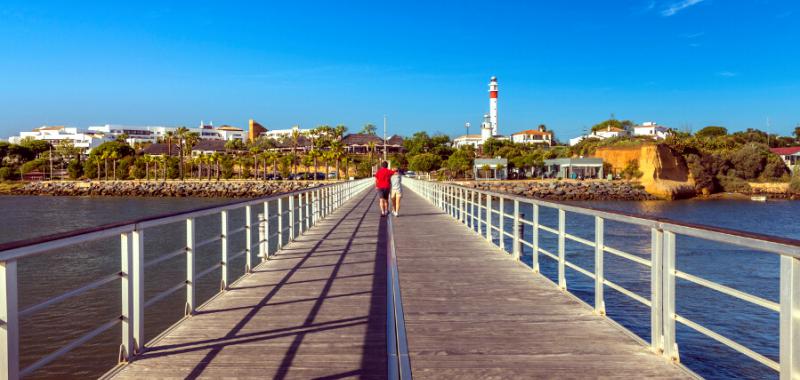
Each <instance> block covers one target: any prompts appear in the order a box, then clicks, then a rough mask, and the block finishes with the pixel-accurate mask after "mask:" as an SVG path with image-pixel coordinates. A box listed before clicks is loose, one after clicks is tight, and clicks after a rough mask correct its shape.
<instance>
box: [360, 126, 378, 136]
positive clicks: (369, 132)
mask: <svg viewBox="0 0 800 380" xmlns="http://www.w3.org/2000/svg"><path fill="white" fill-rule="evenodd" d="M377 131H378V128H377V127H375V124H370V123H367V124H364V128H362V129H361V133H363V134H365V135H372V136H375V134H376V132H377Z"/></svg>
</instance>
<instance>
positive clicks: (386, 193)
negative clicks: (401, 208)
mask: <svg viewBox="0 0 800 380" xmlns="http://www.w3.org/2000/svg"><path fill="white" fill-rule="evenodd" d="M389 190H390V189H380V188H379V189H378V196H379V197H381V199H385V200H387V201H388V200H389Z"/></svg>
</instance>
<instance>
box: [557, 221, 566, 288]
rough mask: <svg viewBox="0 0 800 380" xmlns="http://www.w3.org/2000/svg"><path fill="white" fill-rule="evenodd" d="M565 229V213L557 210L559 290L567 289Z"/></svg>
mask: <svg viewBox="0 0 800 380" xmlns="http://www.w3.org/2000/svg"><path fill="white" fill-rule="evenodd" d="M566 227H567V212H566V211H564V210H563V209H558V286H559V287H560V288H561V289H564V290H566V289H567V276H566V273H565V272H566V265H565V264H566V261H567V258H566V247H565V245H566V236H565V234H566V233H567V231H566Z"/></svg>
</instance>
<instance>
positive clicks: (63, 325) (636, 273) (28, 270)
mask: <svg viewBox="0 0 800 380" xmlns="http://www.w3.org/2000/svg"><path fill="white" fill-rule="evenodd" d="M227 201H229V200H225V199H203V198H197V199H192V198H115V197H108V198H102V197H97V198H93V197H20V196H0V209H2V210H4V212H3V220H2V222H1V223H2V224H0V226H2V228H0V242H5V241H11V240H17V239H24V238H30V237H34V236H39V235H42V234H49V233H56V232H63V231H68V230H72V229H75V228H82V227H89V226H95V225H98V224H103V223H110V222H115V221H121V220H127V219H132V218H138V217H142V216H145V215H154V214H161V213H166V212H174V211H178V210H186V209H191V208H196V207H202V206H207V205H211V204H216V203H220V202H227ZM583 204H585V205H589V206H593V207H602V208H608V209H616V210H623V211H629V212H636V213H642V214H648V215H651V216H659V217H668V218H673V219H678V220H683V221H688V222H693V223H702V224H709V225H715V226H721V227H727V228H735V229H741V230H748V231H754V232H761V233H767V234H772V235H778V236H786V237H792V238H800V223H795V222H794V217H796V216H797V215H800V202H796V201H774V202H773V201H770V202H767V203H757V202H750V201H729V200H716V201H695V200H690V201H680V202H658V201H650V202H586V203H583ZM276 206H277V205H275V204H273V205H271V206H270V207H271V210H273V211H274V210H275V209H276ZM495 207H497V204H495ZM506 210H507V212H511V211H512V209H511V205H510V204H508V205H506ZM521 212H523V213H525V214H526V216H527V219H530V218H531V215H532V210H531V208H530V207H529V206H524V205H523V206H522V207H521ZM253 216H254V217H255V215H253ZM540 221H541V223H543V224H545V225H547V226H550V227H556V226H557V214H556V212H555V211H553V210H546V209H542V212H541V216H540ZM495 223H496V222H495ZM219 224H220V223H219V217H218V216H212V217H206V218H198V220H197V228H198V231H197V241H201V240H203V239H205V238H208V237H210V236H213V235H215V234H219ZM243 224H244V215H243V212H242V211H239V212H232V213H231V215H230V226H231V227H230V228H231V229H234V228H238V227H239V226H242V225H243ZM507 226H508V227H509V228H508V230H509V231H510V222H508V223H507ZM274 227H275V226H274V225H273V226H272V227H271V228H272V231H275V229H274ZM184 228H185V227H184V224H183V223H176V224H173V225H168V226H163V227H158V228H153V229H148V230H146V231H145V234H144V236H145V261H149V260H152V259H153V258H156V257H158V256H159V255H163V254H166V253H169V252H173V251H174V250H176V249H179V248H180V247H181V246H182V245H183V236H184V235H183V234H184ZM567 230H568V231H570V233H574V234H575V235H577V236H580V237H583V238H585V239H588V240H593V239H594V220H593V218H590V217H586V216H580V215H576V214H572V213H568V214H567ZM540 236H541V237H540V238H541V245H542V247H543V248H544V249H546V250H548V251H550V252H557V239H556V238H555V236H554V235H552V234H549V233H547V232H544V231H542V232H541V235H540ZM176 237H177V238H176ZM525 238H526V239H528V240H530V238H531V231H530V228H527V229H526V231H525ZM243 239H244V235H243V234H241V233H240V234H239V235H236V236H234V237H232V239H231V247H230V251H231V252H237V251H238V250H240V249H242V248H243V243H242V241H243ZM272 240H274V239H272ZM605 240H606V244H607V245H609V246H611V247H615V248H619V249H622V250H624V251H626V252H630V253H633V254H636V255H638V256H640V257H643V258H647V259H649V251H650V232H649V231H647V230H643V229H639V228H636V227H631V226H628V225H624V224H621V223H614V222H610V221H607V222H606V226H605ZM506 246H507V247H508V248H509V249H510V247H511V241H510V239H507V240H506ZM677 246H678V249H677V265H678V269H680V270H682V271H685V272H688V273H691V274H694V275H698V276H701V277H703V278H707V279H710V280H713V281H716V282H719V283H722V284H724V285H727V286H731V287H734V288H736V289H739V290H742V291H746V292H748V293H752V294H755V295H758V296H760V297H763V298H766V299H769V300H772V301H777V300H778V290H779V289H778V258H777V256H776V255H772V254H766V253H762V252H753V251H751V250H747V249H742V248H738V247H734V246H729V245H723V244H716V243H708V242H703V241H697V240H694V239H689V238H685V237H679V238H678V241H677ZM218 247H219V245H218V244H210V245H209V246H206V247H203V248H201V249H200V250H199V252H198V261H197V268H198V272H199V271H200V270H202V269H205V268H207V267H210V266H212V265H213V264H215V263H217V262H218V260H219V250H218ZM566 248H567V258H568V260H569V261H571V262H573V263H575V264H577V265H580V266H581V267H583V268H586V269H588V270H593V269H594V268H593V259H594V252H593V249H592V248H589V247H584V246H582V245H581V244H579V243H575V242H572V241H570V240H567V247H566ZM272 249H274V243H273V247H272ZM523 260H524V261H526V262H527V263H528V264H530V262H531V252H530V249H528V248H527V247H525V250H524V256H523ZM243 263H244V257H240V258H239V259H237V260H234V261H233V262H231V263H230V272H231V273H230V275H229V276H230V278H231V279H235V278H236V277H238V276H239V275H241V274H242V273H243V267H244V264H243ZM119 264H120V259H119V239H118V238H111V239H105V240H102V241H97V242H91V243H85V244H81V245H79V246H75V247H71V248H69V249H65V250H61V251H59V252H52V253H51V254H46V255H39V256H35V257H32V258H28V259H24V260H21V261H20V263H19V278H20V308H25V307H28V306H30V305H33V304H36V303H38V302H41V301H42V300H45V299H47V298H49V297H52V296H54V295H57V294H60V293H62V292H64V291H66V290H68V289H74V288H77V287H79V286H81V285H83V284H86V283H88V282H91V281H93V280H96V279H98V278H101V277H103V276H105V275H108V274H112V273H116V272H117V271H118V270H119ZM540 264H541V269H542V273H543V274H545V275H546V276H548V277H549V278H550V279H553V280H556V279H557V267H556V264H555V263H554V262H553V261H552V260H550V259H548V258H546V257H544V256H540ZM605 273H606V277H607V278H608V279H609V280H611V281H613V282H615V283H618V284H620V285H622V286H624V287H625V288H626V289H629V290H631V291H634V292H636V293H637V294H639V295H641V296H642V297H645V298H649V297H650V285H649V279H650V271H649V268H646V267H643V266H641V265H638V264H636V263H633V262H630V261H627V260H624V259H620V258H617V257H615V256H613V255H610V254H606V255H605ZM145 276H146V278H147V281H146V282H145V283H146V287H145V297H146V299H149V298H151V297H152V296H153V295H154V294H157V293H159V292H161V291H163V290H165V289H169V288H170V287H172V286H174V285H176V284H178V283H179V282H181V281H182V280H183V279H184V278H185V264H184V260H183V257H182V256H178V257H176V258H174V259H171V260H168V261H166V262H163V263H162V264H160V265H158V266H156V267H152V268H148V269H147V271H146V272H145ZM567 282H568V288H569V290H570V291H572V292H574V293H575V294H576V295H578V297H580V298H582V299H583V300H584V301H586V302H587V303H589V304H592V303H593V302H594V295H593V291H594V286H593V283H592V281H591V280H590V279H588V278H586V277H584V276H583V275H581V274H579V273H578V272H576V271H574V270H571V269H568V270H567ZM218 289H219V271H218V270H217V271H215V272H213V273H211V274H209V275H208V276H206V277H204V278H203V279H201V280H200V281H199V289H198V297H199V298H200V301H201V302H202V301H204V300H206V299H208V298H209V297H210V296H212V295H213V294H214V293H216V292H217V291H218ZM677 300H678V302H677V311H678V313H679V314H680V315H683V316H685V317H687V318H689V319H691V320H693V321H695V322H698V323H700V324H702V325H703V326H706V327H708V328H711V329H712V330H714V331H716V332H718V333H721V334H723V335H725V336H727V337H729V338H732V339H734V340H735V341H737V342H739V343H741V344H744V345H745V346H747V347H750V348H752V349H754V350H756V351H757V352H759V353H761V354H764V355H766V356H767V357H770V358H772V359H774V360H777V358H778V316H777V313H774V312H770V311H766V310H765V309H762V308H760V307H757V306H753V305H751V304H749V303H746V302H743V301H737V300H735V299H733V298H732V297H728V296H725V295H722V294H720V293H717V292H715V291H712V290H707V289H703V288H700V287H698V286H694V285H692V284H691V283H688V282H686V281H682V280H678V283H677ZM183 302H184V294H183V292H181V291H178V292H176V293H175V294H173V295H172V296H171V297H168V298H166V299H164V300H162V301H160V302H158V303H155V304H153V305H152V306H151V307H149V308H147V309H146V310H145V335H146V338H147V339H148V340H149V339H150V338H152V337H154V336H155V335H157V334H158V333H159V332H161V331H163V330H164V329H165V328H167V327H168V326H170V325H171V324H172V323H174V322H175V321H177V320H178V319H179V318H181V317H182V315H183ZM119 307H120V298H119V282H111V283H109V284H107V285H106V286H104V287H101V288H100V289H95V290H93V291H90V292H88V293H85V294H83V295H81V296H78V297H75V298H72V299H69V300H67V301H65V302H62V303H59V304H57V305H55V306H51V307H50V308H47V309H45V310H43V311H41V312H39V313H36V314H34V315H32V316H30V317H28V318H25V319H23V320H22V327H21V346H22V347H21V351H22V352H21V355H22V366H23V367H24V366H27V365H30V364H31V363H33V362H34V361H35V360H38V359H40V358H41V357H43V356H44V355H46V354H48V353H50V352H52V351H54V350H56V349H58V348H59V347H61V346H63V345H64V344H66V343H68V342H70V341H71V340H73V339H75V338H77V337H79V336H80V335H82V334H84V333H86V332H88V331H91V330H92V329H93V328H96V327H97V326H99V325H100V324H102V323H103V322H106V321H108V320H110V319H111V318H114V317H116V316H117V315H119ZM606 309H607V312H608V315H609V316H610V317H611V318H614V319H615V320H616V321H618V322H619V323H621V324H622V325H624V326H626V327H627V328H629V329H631V330H632V331H634V332H635V333H636V334H638V335H639V336H640V337H642V338H643V339H645V340H649V339H650V337H649V332H650V331H649V324H650V320H649V317H650V313H649V309H647V308H646V307H645V306H643V305H641V304H639V303H637V302H636V301H633V300H631V299H629V298H628V297H626V296H623V295H621V294H620V293H618V292H616V291H613V290H611V289H609V288H606ZM119 334H120V333H119V327H118V326H117V327H114V328H112V329H111V330H110V331H108V332H106V333H104V334H101V335H100V336H98V337H97V338H95V339H93V340H92V341H91V342H89V343H88V344H86V345H84V346H82V347H80V348H78V349H76V350H75V351H73V352H71V353H69V354H67V355H66V356H64V357H62V358H61V359H60V360H58V361H57V362H56V363H54V364H51V365H48V366H47V367H45V368H44V369H43V370H40V371H38V372H36V373H35V375H34V376H33V377H34V378H90V377H97V376H99V375H101V374H102V373H103V372H105V371H106V370H108V369H109V368H111V367H112V366H113V364H114V363H115V362H116V359H117V353H118V345H119ZM677 338H678V343H679V347H680V355H681V362H682V363H684V364H685V365H687V366H688V367H689V368H691V369H692V370H694V371H696V372H697V373H699V374H700V375H702V376H705V377H708V378H720V379H722V378H726V379H728V378H777V375H776V373H775V372H774V371H772V370H771V369H769V368H767V367H764V366H762V365H761V364H758V363H757V362H755V361H753V360H751V359H749V358H747V357H745V356H743V355H740V354H738V353H736V352H735V351H733V350H731V349H728V348H726V347H725V346H723V345H721V344H716V343H714V342H713V341H712V340H710V339H707V338H705V337H704V336H702V335H700V334H698V333H695V332H693V331H692V330H690V329H688V328H686V327H684V326H682V325H680V324H678V325H677Z"/></svg>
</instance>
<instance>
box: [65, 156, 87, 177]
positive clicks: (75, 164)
mask: <svg viewBox="0 0 800 380" xmlns="http://www.w3.org/2000/svg"><path fill="white" fill-rule="evenodd" d="M67 173H68V174H69V178H71V179H78V178H81V176H82V175H83V165H81V162H80V161H78V160H77V159H73V160H71V161H70V162H69V164H67Z"/></svg>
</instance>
